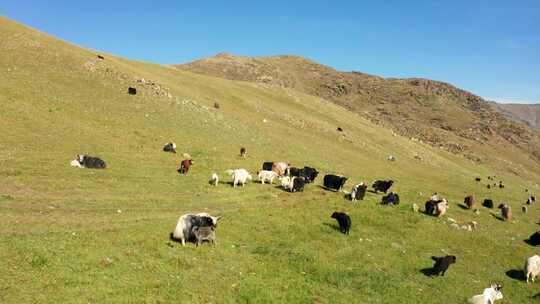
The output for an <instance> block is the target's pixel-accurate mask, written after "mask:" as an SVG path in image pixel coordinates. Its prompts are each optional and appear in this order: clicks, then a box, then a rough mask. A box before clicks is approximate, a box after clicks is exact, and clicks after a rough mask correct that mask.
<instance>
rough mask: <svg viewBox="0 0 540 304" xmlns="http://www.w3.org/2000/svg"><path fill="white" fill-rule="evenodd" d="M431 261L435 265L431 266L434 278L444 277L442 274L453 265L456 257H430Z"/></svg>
mask: <svg viewBox="0 0 540 304" xmlns="http://www.w3.org/2000/svg"><path fill="white" fill-rule="evenodd" d="M431 259H432V260H434V261H435V265H433V274H434V275H436V276H438V275H439V274H440V275H441V276H444V273H445V272H446V270H448V267H450V264H454V263H455V262H456V256H454V255H447V256H443V257H436V256H432V257H431Z"/></svg>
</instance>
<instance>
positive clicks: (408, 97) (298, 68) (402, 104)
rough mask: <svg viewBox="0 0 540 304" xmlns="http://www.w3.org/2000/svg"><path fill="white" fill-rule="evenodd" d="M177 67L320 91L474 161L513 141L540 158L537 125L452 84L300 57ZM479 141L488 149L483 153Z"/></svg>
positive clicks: (228, 59)
mask: <svg viewBox="0 0 540 304" xmlns="http://www.w3.org/2000/svg"><path fill="white" fill-rule="evenodd" d="M176 67H177V68H179V69H182V70H188V71H191V72H195V73H200V74H206V75H210V76H216V77H221V78H226V79H231V80H241V81H249V82H256V83H262V84H268V85H272V86H282V87H288V88H292V89H295V90H298V91H301V92H303V93H307V94H311V95H315V96H318V97H321V98H324V99H326V100H328V101H331V102H334V103H336V104H338V105H341V106H343V107H345V108H347V109H349V110H351V111H354V112H356V113H358V114H360V115H362V116H364V117H366V118H368V119H370V120H371V121H373V122H375V123H377V124H379V125H384V126H386V127H389V128H391V129H392V130H393V131H394V132H395V133H398V134H400V135H403V136H407V137H409V138H413V139H418V140H421V141H423V142H426V143H429V144H430V145H433V146H437V147H441V148H444V149H446V150H449V151H451V152H454V153H456V154H462V155H464V156H466V157H468V158H470V159H471V160H474V161H480V162H481V161H483V160H484V159H486V158H489V157H491V156H492V152H491V151H493V149H496V150H501V149H506V148H508V147H509V146H513V147H515V148H517V149H519V150H521V151H523V152H525V153H527V154H528V155H529V156H532V157H533V158H534V159H535V161H537V162H539V161H540V139H539V134H538V132H537V131H536V130H533V129H532V128H530V127H529V126H527V125H524V124H521V123H516V122H515V121H512V120H510V119H507V118H506V116H505V115H503V114H501V113H500V112H499V111H498V110H496V109H495V108H493V107H492V106H491V105H490V103H489V102H486V101H485V100H483V99H482V98H480V97H478V96H476V95H474V94H471V93H469V92H466V91H464V90H461V89H458V88H456V87H454V86H452V85H450V84H447V83H443V82H439V81H433V80H428V79H419V78H413V79H394V78H382V77H378V76H373V75H368V74H364V73H360V72H341V71H337V70H335V69H333V68H330V67H328V66H324V65H321V64H318V63H316V62H313V61H311V60H308V59H305V58H302V57H298V56H272V57H257V58H251V57H243V56H234V55H231V54H227V53H221V54H218V55H216V56H214V57H211V58H206V59H202V60H198V61H194V62H191V63H188V64H182V65H176ZM479 145H480V146H482V147H483V148H485V150H486V152H485V153H483V155H481V154H482V153H481V151H482V149H479V148H478V146H479ZM488 147H489V148H488Z"/></svg>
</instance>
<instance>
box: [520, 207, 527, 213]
mask: <svg viewBox="0 0 540 304" xmlns="http://www.w3.org/2000/svg"><path fill="white" fill-rule="evenodd" d="M527 211H528V208H527V206H525V205H523V206H521V212H523V213H527Z"/></svg>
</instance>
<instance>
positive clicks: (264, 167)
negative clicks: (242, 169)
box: [262, 162, 274, 171]
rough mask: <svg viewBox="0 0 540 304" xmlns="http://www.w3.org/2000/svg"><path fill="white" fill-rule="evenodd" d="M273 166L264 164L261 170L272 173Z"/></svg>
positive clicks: (269, 163) (271, 163)
mask: <svg viewBox="0 0 540 304" xmlns="http://www.w3.org/2000/svg"><path fill="white" fill-rule="evenodd" d="M273 165H274V162H264V163H263V165H262V169H263V170H265V171H272V166H273Z"/></svg>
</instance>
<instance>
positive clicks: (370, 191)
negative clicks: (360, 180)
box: [366, 190, 379, 194]
mask: <svg viewBox="0 0 540 304" xmlns="http://www.w3.org/2000/svg"><path fill="white" fill-rule="evenodd" d="M366 191H367V192H369V193H373V194H378V193H379V192H377V191H375V190H366Z"/></svg>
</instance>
